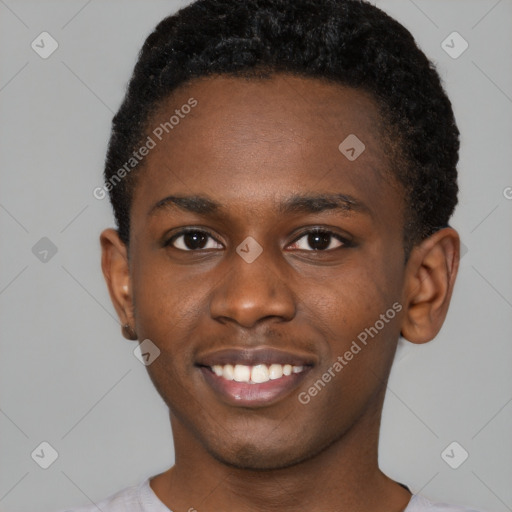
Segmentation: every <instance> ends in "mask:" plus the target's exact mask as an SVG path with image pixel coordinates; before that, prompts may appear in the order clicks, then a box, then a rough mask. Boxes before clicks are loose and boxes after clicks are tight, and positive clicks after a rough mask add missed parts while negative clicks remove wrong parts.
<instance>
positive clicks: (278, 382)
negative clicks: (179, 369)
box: [196, 348, 314, 407]
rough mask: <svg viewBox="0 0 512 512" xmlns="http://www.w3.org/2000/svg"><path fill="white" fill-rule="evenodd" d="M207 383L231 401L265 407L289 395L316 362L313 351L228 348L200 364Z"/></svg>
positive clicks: (243, 404) (205, 358) (216, 392)
mask: <svg viewBox="0 0 512 512" xmlns="http://www.w3.org/2000/svg"><path fill="white" fill-rule="evenodd" d="M196 366H197V367H198V368H199V370H200V371H201V372H202V374H203V377H204V379H205V382H206V383H207V385H208V386H209V387H210V388H211V390H212V391H213V392H214V393H215V394H216V395H218V397H219V398H220V399H221V400H223V401H224V402H227V403H228V404H230V405H237V406H244V407H262V406H268V405H271V404H273V403H275V402H277V401H279V400H281V399H283V398H284V397H285V396H287V395H289V394H290V393H291V392H292V391H293V390H294V389H296V388H297V387H298V386H299V385H300V383H301V382H302V381H303V380H304V378H305V376H306V374H307V373H309V371H310V370H311V368H312V367H313V366H314V360H313V358H312V357H311V355H307V356H306V355H301V354H296V353H289V352H282V351H277V350H275V349H265V348H263V349H262V348H260V349H251V350H249V349H242V350H235V349H227V350H222V351H217V352H215V353H212V354H208V355H206V356H204V357H202V358H200V362H199V363H198V364H196Z"/></svg>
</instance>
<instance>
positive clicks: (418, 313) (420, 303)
mask: <svg viewBox="0 0 512 512" xmlns="http://www.w3.org/2000/svg"><path fill="white" fill-rule="evenodd" d="M459 251H460V239H459V235H458V233H457V231H455V230H454V229H452V228H443V229H440V230H439V231H437V232H436V233H434V234H433V235H432V236H430V237H429V238H427V239H426V240H424V241H423V242H421V243H420V244H419V245H417V246H415V247H414V248H413V250H412V252H411V255H410V258H409V261H408V262H407V266H406V277H405V286H404V302H403V304H404V306H405V307H404V310H405V314H404V317H403V320H402V336H403V337H404V338H405V339H407V340H408V341H411V342H412V343H426V342H428V341H430V340H432V339H433V338H434V337H435V336H436V335H437V333H438V332H439V331H440V330H441V327H442V325H443V323H444V320H445V318H446V314H447V312H448V307H449V305H450V299H451V296H452V292H453V287H454V285H455V278H456V277H457V270H458V266H459V258H460V253H459Z"/></svg>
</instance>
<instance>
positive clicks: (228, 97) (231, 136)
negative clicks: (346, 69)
mask: <svg viewBox="0 0 512 512" xmlns="http://www.w3.org/2000/svg"><path fill="white" fill-rule="evenodd" d="M190 105H194V106H193V107H191V108H189V106H190ZM381 134H382V121H381V118H380V115H379V113H378V107H377V105H376V103H375V101H374V100H373V98H372V97H371V96H370V95H369V94H367V93H364V92H362V91H359V90H355V89H352V88H347V87H342V86H340V85H337V84H333V83H329V82H325V81H321V80H318V79H314V78H300V77H296V76H292V75H274V76H272V77H271V78H269V79H253V78H251V79H246V78H237V77H229V76H215V77H209V78H205V79H200V80H195V81H193V82H191V83H189V84H186V85H185V86H183V87H181V88H180V89H178V90H177V91H175V92H174V93H173V94H172V95H171V96H170V97H169V98H168V99H167V100H166V101H165V102H163V103H162V105H161V106H160V108H159V109H158V111H157V113H156V114H155V115H154V116H153V117H152V118H151V119H150V120H149V123H148V132H147V135H148V136H149V137H151V138H152V140H153V141H154V142H155V146H154V148H152V149H151V151H150V152H149V154H148V155H147V156H146V157H145V160H144V162H143V165H142V171H137V172H140V174H141V176H140V179H138V180H137V181H138V183H137V187H136V191H135V194H134V206H133V207H134V208H139V206H138V203H141V202H142V203H144V204H145V206H144V208H146V210H147V209H148V208H150V207H151V206H152V204H149V203H155V202H157V201H158V200H160V199H162V198H163V197H165V195H170V194H171V193H172V194H177V195H179V194H181V195H197V194H200V195H208V196H210V197H213V198H215V199H216V200H217V201H218V202H220V203H223V204H226V205H228V204H230V205H232V206H233V207H240V208H243V209H247V208H248V207H249V206H250V207H251V208H254V209H261V208H265V207H266V205H267V206H269V207H270V205H272V207H274V206H275V204H276V198H277V197H280V196H282V197H284V196H287V195H289V193H290V192H295V193H302V192H305V191H307V192H318V193H325V192H326V191H335V192H339V193H344V194H347V195H351V196H354V197H358V198H359V199H361V201H363V202H369V203H371V204H375V203H377V204H376V206H377V207H378V206H379V204H378V203H381V202H382V201H384V200H385V199H386V198H387V197H388V196H389V194H391V193H392V192H393V191H392V190H391V187H390V186H389V183H387V181H388V180H386V179H384V176H386V175H387V174H388V171H389V169H390V164H391V163H390V162H389V158H388V156H387V155H386V148H385V144H384V141H383V140H382V137H381ZM388 199H389V198H388ZM395 202H396V197H395ZM140 208H141V209H140V210H139V211H138V213H140V214H143V213H144V212H143V209H142V206H141V207H140Z"/></svg>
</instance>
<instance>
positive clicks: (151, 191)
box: [130, 75, 404, 469]
mask: <svg viewBox="0 0 512 512" xmlns="http://www.w3.org/2000/svg"><path fill="white" fill-rule="evenodd" d="M190 98H193V99H195V100H197V105H196V106H194V107H193V108H191V109H188V108H185V109H182V110H180V114H181V115H179V121H178V122H177V123H176V119H174V120H173V128H172V129H169V133H168V134H166V133H165V131H164V133H163V135H164V136H162V137H161V138H162V140H159V139H158V138H157V137H156V136H155V133H160V132H161V130H160V131H157V132H154V130H155V129H157V127H158V126H160V123H164V122H166V121H168V120H169V118H170V117H171V116H172V115H176V114H175V110H176V109H178V110H179V109H180V108H181V106H182V105H185V104H187V103H189V100H190ZM189 110H190V111H189ZM185 112H187V113H185ZM380 125H381V123H380V118H379V116H378V114H377V108H376V105H375V103H374V102H373V101H372V100H371V98H369V97H368V95H366V94H364V93H362V92H359V91H356V90H353V89H349V88H343V87H340V86H337V85H333V84H327V83H323V82H321V81H318V80H315V79H305V78H304V79H302V78H298V77H292V76H283V75H276V76H274V77H273V78H272V79H270V80H244V79H240V78H229V77H213V78H209V79H205V80H201V81H194V82H192V83H191V84H189V85H187V86H186V87H184V88H182V89H180V90H179V91H178V92H176V93H175V94H174V95H173V97H172V98H170V99H169V101H168V102H166V104H165V105H164V106H163V107H162V108H161V109H160V110H159V112H158V113H157V115H155V116H154V118H153V119H152V121H151V122H150V129H149V131H148V134H149V135H150V136H151V137H152V138H153V140H154V141H155V142H156V146H155V147H154V148H152V149H151V150H150V152H149V154H148V155H147V156H146V157H145V160H144V162H143V164H144V167H143V169H141V170H140V171H137V172H139V173H140V174H139V177H138V181H137V186H136V189H135V193H134V198H133V203H132V211H131V232H130V276H131V285H132V287H131V290H132V294H133V301H134V306H135V308H134V320H135V325H136V329H137V332H138V335H139V339H140V340H144V339H150V340H151V341H152V342H153V343H154V344H155V345H156V346H157V347H158V348H159V349H160V351H161V353H160V356H159V357H158V358H157V359H156V360H155V361H154V362H153V363H152V364H151V365H149V366H148V371H149V374H150V376H151V379H152V380H153V382H154V384H155V386H156V387H157V389H158V391H159V393H160V394H161V396H162V398H163V399H164V400H165V402H166V403H167V404H168V406H169V408H170V410H171V420H172V425H173V430H174V432H175V435H181V434H180V432H181V433H183V435H182V437H183V438H185V437H186V438H187V439H188V441H187V442H188V443H192V444H195V446H196V447H197V446H199V447H201V449H203V450H205V451H206V452H207V453H209V454H210V455H212V456H213V457H215V458H216V459H217V460H220V461H223V462H226V463H228V464H232V465H235V466H238V467H246V468H260V469H262V468H277V467H285V466H288V465H290V464H294V463H296V462H298V461H301V460H305V459H308V458H311V457H313V456H314V455H316V454H318V453H320V452H321V451H322V450H323V449H324V448H326V447H327V446H329V445H332V444H333V443H335V442H336V441H337V440H339V439H340V438H341V437H342V436H343V435H344V434H346V433H347V432H348V431H349V430H350V429H353V428H357V426H358V425H363V424H365V422H366V423H367V424H368V422H369V421H370V418H373V419H375V418H376V417H378V415H379V413H380V406H381V402H382V396H383V390H384V389H385V381H386V379H387V376H388V373H389V369H390V366H391V362H392V359H393V355H394V351H395V347H396V341H397V338H398V336H399V333H400V322H399V317H400V315H399V314H398V313H397V314H396V316H395V314H393V315H391V314H390V313H387V314H386V312H387V311H388V310H390V308H392V305H393V304H394V303H395V302H399V301H400V300H401V297H402V290H403V285H404V282H403V281H404V253H403V238H402V232H403V229H402V228H403V197H402V195H401V194H402V192H401V189H400V187H397V186H393V184H392V183H391V181H390V179H389V177H388V178H385V176H386V172H387V170H388V169H389V168H390V166H391V165H392V162H390V161H389V156H388V155H387V154H386V152H385V151H386V150H385V147H384V145H383V143H382V141H381V136H380V133H379V126H380ZM351 134H353V135H355V136H357V138H358V139H359V140H360V141H361V142H362V143H363V144H364V146H365V149H364V151H363V152H362V153H360V154H359V156H357V155H358V153H359V152H360V150H361V148H362V146H360V145H359V146H355V145H354V144H355V143H354V141H355V142H357V140H356V139H354V138H353V137H351V138H349V139H348V142H347V144H348V147H345V146H342V150H343V151H342V150H340V149H339V146H340V143H342V141H344V140H345V139H346V138H347V137H349V136H350V135H351ZM351 147H354V149H355V151H352V150H351ZM347 155H348V156H350V157H351V158H350V159H349V158H347ZM354 156H356V157H357V158H355V159H354V158H353V157H354ZM169 196H173V197H179V198H185V197H186V198H193V197H200V198H201V199H203V200H204V201H192V200H184V199H182V200H180V201H176V202H173V201H171V200H170V199H169V200H167V201H163V202H162V200H164V199H166V198H168V197H169ZM319 196H329V197H330V200H329V201H326V200H325V198H324V199H321V198H319ZM335 196H337V197H338V199H339V202H338V207H337V208H334V207H333V206H334V205H335V200H334V199H335ZM301 198H302V199H301ZM315 198H316V199H315ZM210 203H216V204H217V207H216V208H214V207H212V206H211V204H210ZM157 205H158V206H157ZM184 228H187V229H188V230H189V231H190V233H188V234H182V233H181V232H182V230H183V229H184ZM315 229H316V230H318V229H320V230H321V232H320V233H315V232H314V230H315ZM312 230H313V233H311V231H312ZM180 233H181V234H180ZM259 251H261V253H259ZM395 312H396V311H395ZM381 315H384V316H385V318H384V320H386V321H383V317H382V316H381ZM370 328H371V329H370ZM365 329H367V330H366V331H365ZM363 332H365V333H366V344H363V343H362V342H361V341H360V340H361V339H362V338H364V335H361V333H363ZM369 333H371V335H370V334H369ZM358 336H359V338H358ZM354 341H356V344H357V346H359V351H358V350H357V349H356V348H355V345H353V342H354ZM347 352H352V354H353V357H352V358H350V360H349V358H348V357H346V356H345V354H346V353H347ZM339 356H341V357H342V360H343V364H342V363H341V362H340V359H338V357H339ZM336 361H338V363H339V365H341V367H342V368H341V369H340V366H339V365H336V364H335V363H336ZM230 365H231V366H233V367H235V366H236V365H240V366H239V367H238V368H235V369H234V371H232V370H231V368H230ZM288 365H290V366H291V374H289V373H290V366H288ZM255 367H256V369H255ZM233 372H234V377H235V380H231V378H232V377H233ZM283 372H284V373H283ZM326 372H327V374H329V375H330V378H328V377H325V374H326ZM323 375H324V379H323V380H322V376H323ZM247 378H249V379H251V381H250V382H244V380H247ZM319 379H320V380H321V381H322V382H323V384H321V383H320V382H319ZM252 381H257V382H252ZM326 381H327V382H326ZM315 383H316V387H315ZM312 388H314V389H316V390H317V391H316V392H315V391H311V389H312ZM372 421H373V420H372ZM185 433H186V434H185Z"/></svg>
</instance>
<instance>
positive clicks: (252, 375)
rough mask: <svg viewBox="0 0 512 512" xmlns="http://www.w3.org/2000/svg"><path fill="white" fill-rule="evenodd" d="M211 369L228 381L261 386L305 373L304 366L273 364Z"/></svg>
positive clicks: (226, 366) (213, 367) (239, 365)
mask: <svg viewBox="0 0 512 512" xmlns="http://www.w3.org/2000/svg"><path fill="white" fill-rule="evenodd" d="M211 369H212V371H213V372H214V373H215V375H217V376H218V377H222V378H224V379H226V380H235V381H236V382H249V383H251V384H261V383H263V382H268V381H270V380H276V379H280V378H281V377H283V376H285V377H288V376H289V375H291V374H292V373H301V372H303V371H304V366H293V365H291V364H271V365H270V366H268V365H266V364H257V365H256V366H246V365H244V364H237V365H235V366H233V365H232V364H225V365H220V364H216V365H214V366H212V367H211Z"/></svg>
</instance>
